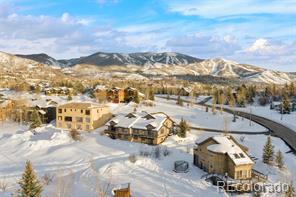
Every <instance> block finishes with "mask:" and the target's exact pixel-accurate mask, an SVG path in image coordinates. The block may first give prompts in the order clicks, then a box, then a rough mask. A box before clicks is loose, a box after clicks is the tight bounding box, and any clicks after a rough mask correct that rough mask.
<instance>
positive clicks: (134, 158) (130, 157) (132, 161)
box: [128, 154, 137, 163]
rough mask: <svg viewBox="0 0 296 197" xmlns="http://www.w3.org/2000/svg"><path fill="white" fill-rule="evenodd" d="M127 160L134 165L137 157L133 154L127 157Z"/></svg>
mask: <svg viewBox="0 0 296 197" xmlns="http://www.w3.org/2000/svg"><path fill="white" fill-rule="evenodd" d="M128 160H129V161H130V162H131V163H136V161H137V156H136V155H135V154H131V155H129V156H128Z"/></svg>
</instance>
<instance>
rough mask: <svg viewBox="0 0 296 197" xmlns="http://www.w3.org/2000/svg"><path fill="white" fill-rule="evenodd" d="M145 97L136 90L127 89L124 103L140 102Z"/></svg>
mask: <svg viewBox="0 0 296 197" xmlns="http://www.w3.org/2000/svg"><path fill="white" fill-rule="evenodd" d="M144 97H145V95H144V94H143V93H141V92H139V91H138V90H137V89H136V88H133V87H127V88H125V89H124V101H125V102H131V101H133V102H136V103H138V102H140V100H142V99H143V98H144Z"/></svg>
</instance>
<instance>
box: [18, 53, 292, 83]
mask: <svg viewBox="0 0 296 197" xmlns="http://www.w3.org/2000/svg"><path fill="white" fill-rule="evenodd" d="M18 57H22V58H26V59H30V60H34V62H36V61H37V62H39V63H42V64H46V65H50V66H54V67H62V68H63V71H64V73H66V74H74V75H76V76H92V77H93V76H112V73H113V74H114V73H116V75H119V74H120V73H125V74H122V76H126V74H137V75H135V76H138V77H139V76H140V78H145V77H148V76H178V75H179V76H180V75H190V76H193V77H194V76H214V77H223V78H236V79H239V80H245V81H251V82H262V83H276V84H285V83H289V82H290V81H294V80H295V79H296V75H295V74H293V73H285V72H279V71H272V70H268V69H263V68H260V67H257V66H253V65H247V64H241V63H237V62H234V61H230V60H226V59H223V58H215V59H206V60H203V59H199V58H195V57H191V56H188V55H184V54H180V53H172V52H164V53H148V52H147V53H130V54H124V53H103V52H99V53H95V54H92V55H90V56H86V57H80V58H74V59H69V60H56V59H54V58H52V57H50V56H48V55H46V54H35V55H18ZM26 61H27V60H26Z"/></svg>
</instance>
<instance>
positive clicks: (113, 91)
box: [107, 87, 124, 103]
mask: <svg viewBox="0 0 296 197" xmlns="http://www.w3.org/2000/svg"><path fill="white" fill-rule="evenodd" d="M107 100H108V102H113V103H122V102H124V90H123V89H122V88H118V87H114V88H109V89H107Z"/></svg>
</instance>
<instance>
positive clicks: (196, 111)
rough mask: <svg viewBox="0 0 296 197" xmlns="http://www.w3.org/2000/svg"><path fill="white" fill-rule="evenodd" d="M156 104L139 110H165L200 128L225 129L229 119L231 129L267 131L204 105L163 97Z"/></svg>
mask: <svg viewBox="0 0 296 197" xmlns="http://www.w3.org/2000/svg"><path fill="white" fill-rule="evenodd" d="M155 99H156V102H155V106H153V107H148V106H144V105H140V106H139V107H138V109H137V110H138V111H147V112H165V113H166V114H168V115H169V116H170V117H171V118H172V119H173V120H175V121H176V122H177V123H179V121H180V120H181V119H182V118H183V119H185V120H186V121H188V122H189V123H190V125H191V126H194V127H200V128H210V129H218V130H224V127H225V126H224V125H225V121H227V128H228V129H229V130H231V131H245V132H256V131H257V132H263V131H266V129H265V128H264V127H262V126H261V125H259V124H256V123H254V122H251V126H250V121H249V120H247V119H241V118H240V119H237V121H236V122H232V118H233V116H232V115H231V114H228V113H224V112H223V113H221V112H217V113H216V114H215V115H213V113H212V112H211V109H209V112H206V109H205V107H202V106H196V105H195V106H192V107H190V106H187V105H186V104H185V103H184V106H183V107H182V106H178V105H176V101H174V100H166V99H163V98H155ZM134 106H135V104H132V103H130V104H129V105H120V106H119V107H118V108H115V109H114V105H113V113H114V114H118V113H128V112H132V111H133V110H134Z"/></svg>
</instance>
